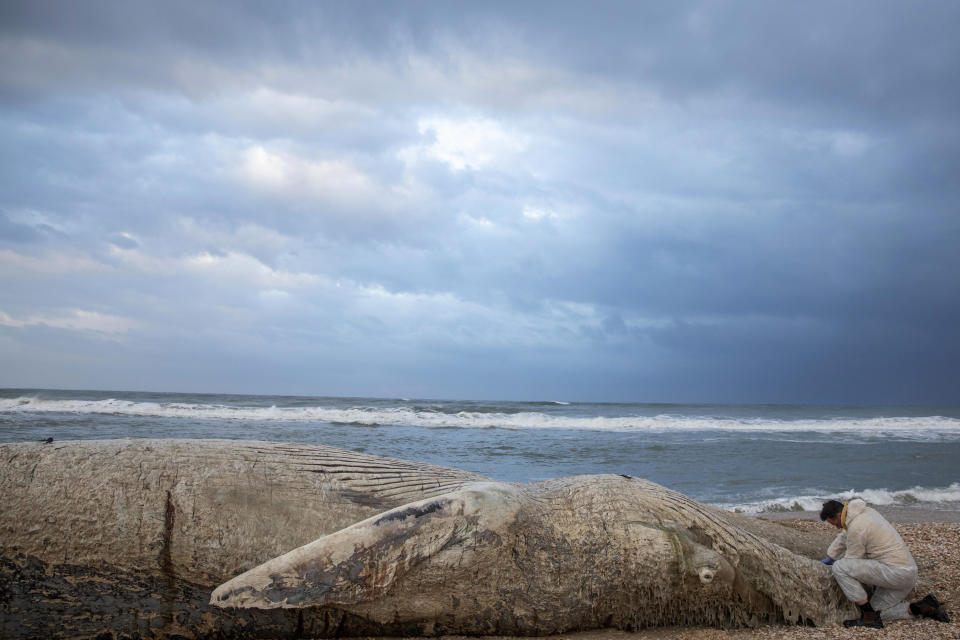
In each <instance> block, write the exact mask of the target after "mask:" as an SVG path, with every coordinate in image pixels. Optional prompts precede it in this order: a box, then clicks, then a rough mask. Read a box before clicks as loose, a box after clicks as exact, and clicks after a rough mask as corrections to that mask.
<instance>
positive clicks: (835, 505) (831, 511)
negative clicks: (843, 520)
mask: <svg viewBox="0 0 960 640" xmlns="http://www.w3.org/2000/svg"><path fill="white" fill-rule="evenodd" d="M842 512H843V503H842V502H837V501H836V500H827V501H826V502H824V503H823V509H821V510H820V520H826V519H827V518H833V517H836V516H838V515H840V514H841V513H842Z"/></svg>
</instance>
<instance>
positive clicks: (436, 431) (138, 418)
mask: <svg viewBox="0 0 960 640" xmlns="http://www.w3.org/2000/svg"><path fill="white" fill-rule="evenodd" d="M47 438H54V440H88V439H106V438H226V439H237V440H270V441H282V442H299V443H309V444H320V445H329V446H334V447H340V448H343V449H350V450H353V451H360V452H364V453H370V454H376V455H381V456H389V457H393V458H403V459H407V460H416V461H420V462H426V463H430V464H435V465H442V466H448V467H456V468H459V469H465V470H468V471H472V472H475V473H478V474H481V475H484V476H487V477H490V478H494V479H496V480H502V481H506V482H530V481H536V480H544V479H547V478H555V477H560V476H569V475H577V474H605V473H614V474H624V475H629V476H634V477H642V478H646V479H648V480H652V481H654V482H657V483H659V484H662V485H665V486H667V487H669V488H671V489H674V490H676V491H680V492H682V493H685V494H686V495H688V496H690V497H692V498H694V499H695V500H698V501H700V502H705V503H708V504H713V505H717V506H720V507H723V508H726V509H732V510H739V511H742V512H745V513H764V512H783V511H799V510H808V511H810V510H813V511H816V510H819V508H820V505H821V503H822V502H823V501H824V500H826V499H828V498H837V499H848V498H850V497H853V496H858V497H862V498H864V499H866V500H867V501H868V502H870V503H872V504H875V505H897V506H901V507H904V508H917V509H924V510H943V511H951V512H957V511H960V406H953V407H950V406H825V405H725V404H651V403H594V402H565V401H560V400H554V401H541V402H501V401H455V400H424V399H414V398H339V397H305V396H273V395H212V394H194V393H146V392H120V391H64V390H50V389H0V442H23V441H36V440H45V439H47Z"/></svg>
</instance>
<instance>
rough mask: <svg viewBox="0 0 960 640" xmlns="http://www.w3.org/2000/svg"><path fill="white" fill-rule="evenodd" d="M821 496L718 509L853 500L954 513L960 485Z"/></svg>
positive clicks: (815, 507)
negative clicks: (946, 510)
mask: <svg viewBox="0 0 960 640" xmlns="http://www.w3.org/2000/svg"><path fill="white" fill-rule="evenodd" d="M818 494H819V495H803V496H796V497H792V498H777V499H773V500H760V501H757V502H748V503H744V504H721V505H717V506H719V507H722V508H724V509H729V510H731V511H738V512H743V513H784V512H790V511H797V512H799V511H820V508H821V507H822V506H823V503H824V502H825V501H827V500H841V501H846V500H852V499H853V498H861V499H863V500H864V501H866V502H867V503H869V504H872V505H878V506H890V505H894V506H904V507H911V506H912V507H918V508H920V507H926V508H936V507H937V505H942V506H945V507H951V510H953V508H954V507H955V506H956V504H957V503H960V483H958V482H954V483H953V484H951V485H950V486H948V487H941V488H928V487H913V488H912V489H903V490H901V491H888V490H887V489H863V490H859V491H858V490H855V489H848V490H846V491H839V492H833V493H829V492H823V493H822V494H821V493H819V492H818Z"/></svg>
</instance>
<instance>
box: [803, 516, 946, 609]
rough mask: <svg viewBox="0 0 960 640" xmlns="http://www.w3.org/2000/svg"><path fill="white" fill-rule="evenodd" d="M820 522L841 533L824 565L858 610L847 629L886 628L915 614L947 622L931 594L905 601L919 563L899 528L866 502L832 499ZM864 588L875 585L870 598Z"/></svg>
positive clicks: (914, 580)
mask: <svg viewBox="0 0 960 640" xmlns="http://www.w3.org/2000/svg"><path fill="white" fill-rule="evenodd" d="M820 519H821V520H826V521H827V522H829V523H830V524H832V525H833V526H835V527H836V528H838V529H840V534H839V535H838V536H837V537H836V539H835V540H834V541H833V543H832V544H831V545H830V548H829V549H827V557H826V558H825V559H824V563H825V564H832V565H833V575H834V577H835V578H836V580H837V584H839V585H840V588H841V589H843V592H844V594H846V596H847V597H848V598H849V599H850V600H852V601H853V602H854V603H856V605H857V606H858V607H859V608H860V617H859V618H856V619H853V620H847V621H845V622H844V623H843V624H844V626H847V627H874V628H883V620H888V621H889V620H904V619H909V618H910V617H911V616H924V617H928V618H934V619H936V620H940V621H942V622H949V618H948V617H947V614H946V612H945V611H944V610H943V608H942V607H941V606H940V603H939V602H938V601H937V598H936V596H934V595H933V594H930V595H928V596H927V597H925V598H924V599H923V600H918V601H917V602H912V603H909V604H908V603H907V602H906V601H905V600H904V599H905V598H906V596H907V594H908V593H910V591H911V590H912V589H913V587H914V585H916V584H917V563H916V562H914V560H913V555H911V553H910V550H909V549H908V548H907V545H906V544H905V543H904V542H903V538H901V537H900V534H899V533H897V530H896V529H894V528H893V526H892V525H891V524H890V523H889V522H887V520H886V519H885V518H884V517H883V516H881V515H880V514H879V513H877V512H876V511H874V510H873V509H871V508H870V507H868V506H867V503H866V502H864V501H863V500H859V499H857V500H851V501H850V502H847V503H846V504H844V503H842V502H838V501H836V500H828V501H827V502H825V503H823V509H822V510H821V511H820ZM866 586H872V587H874V591H873V596H872V597H871V598H869V599H868V598H867V592H866V589H865V588H864V587H866ZM881 616H882V619H881Z"/></svg>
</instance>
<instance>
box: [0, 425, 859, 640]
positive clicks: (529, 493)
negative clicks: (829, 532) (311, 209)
mask: <svg viewBox="0 0 960 640" xmlns="http://www.w3.org/2000/svg"><path fill="white" fill-rule="evenodd" d="M0 461H2V462H3V466H2V469H0V504H2V512H0V545H2V548H0V635H2V636H3V637H5V638H8V637H9V638H18V637H40V636H44V635H71V636H82V635H91V636H92V635H97V634H98V633H102V632H108V633H110V634H111V635H113V636H114V637H136V636H139V637H151V636H153V637H174V636H177V635H181V636H187V637H203V636H211V637H213V636H216V637H231V636H236V637H241V636H242V637H277V636H279V635H286V634H290V635H293V636H297V635H299V636H301V637H311V636H314V637H332V636H338V635H439V634H518V635H532V634H547V633H558V632H563V631H571V630H577V629H589V628H598V627H618V628H622V629H636V628H640V627H647V626H661V625H670V624H685V625H686V624H696V625H712V626H720V627H731V626H754V625H758V624H764V623H786V624H817V625H823V624H829V623H832V622H836V621H837V620H839V619H841V618H843V617H844V615H849V613H850V612H849V611H847V610H846V607H847V606H848V605H847V603H846V601H845V599H844V598H843V596H842V594H841V593H840V592H839V590H838V589H837V588H836V586H835V584H834V583H833V580H832V578H831V576H830V573H829V571H828V570H827V569H826V568H825V567H823V566H822V565H821V564H820V563H819V562H817V561H816V560H813V559H811V558H809V557H806V556H805V555H801V553H806V554H811V553H815V552H816V550H818V548H822V547H821V544H822V539H821V538H818V537H816V536H814V537H813V538H811V537H809V536H808V535H807V534H802V533H800V532H794V531H790V530H787V529H785V528H783V527H779V526H778V525H773V524H769V523H763V522H762V521H759V520H757V519H752V518H746V517H739V516H737V515H735V514H729V513H726V512H722V511H719V510H716V509H713V508H711V507H708V506H705V505H701V504H699V503H696V502H694V501H692V500H690V499H688V498H686V497H684V496H683V495H681V494H678V493H676V492H672V491H670V490H668V489H665V488H664V487H661V486H659V485H656V484H654V483H651V482H647V481H644V480H640V479H637V478H628V477H623V476H609V475H605V476H576V477H572V478H562V479H557V480H550V481H546V482H539V483H529V484H508V483H499V482H494V481H491V480H489V479H487V478H482V477H480V476H477V475H475V474H470V473H467V472H463V471H458V470H455V469H446V468H442V467H434V466H430V465H423V464H417V463H413V462H406V461H401V460H393V459H388V458H381V457H377V456H370V455H365V454H359V453H354V452H349V451H342V450H339V449H333V448H329V447H317V446H308V445H294V444H283V443H263V442H242V441H203V440H117V441H80V442H54V443H50V444H46V443H20V444H5V445H0ZM774 541H775V542H776V543H775V542H774ZM791 549H792V550H791ZM797 551H798V552H801V553H795V552H797ZM238 574H239V575H238ZM218 585H220V586H218ZM211 605H212V606H211Z"/></svg>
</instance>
